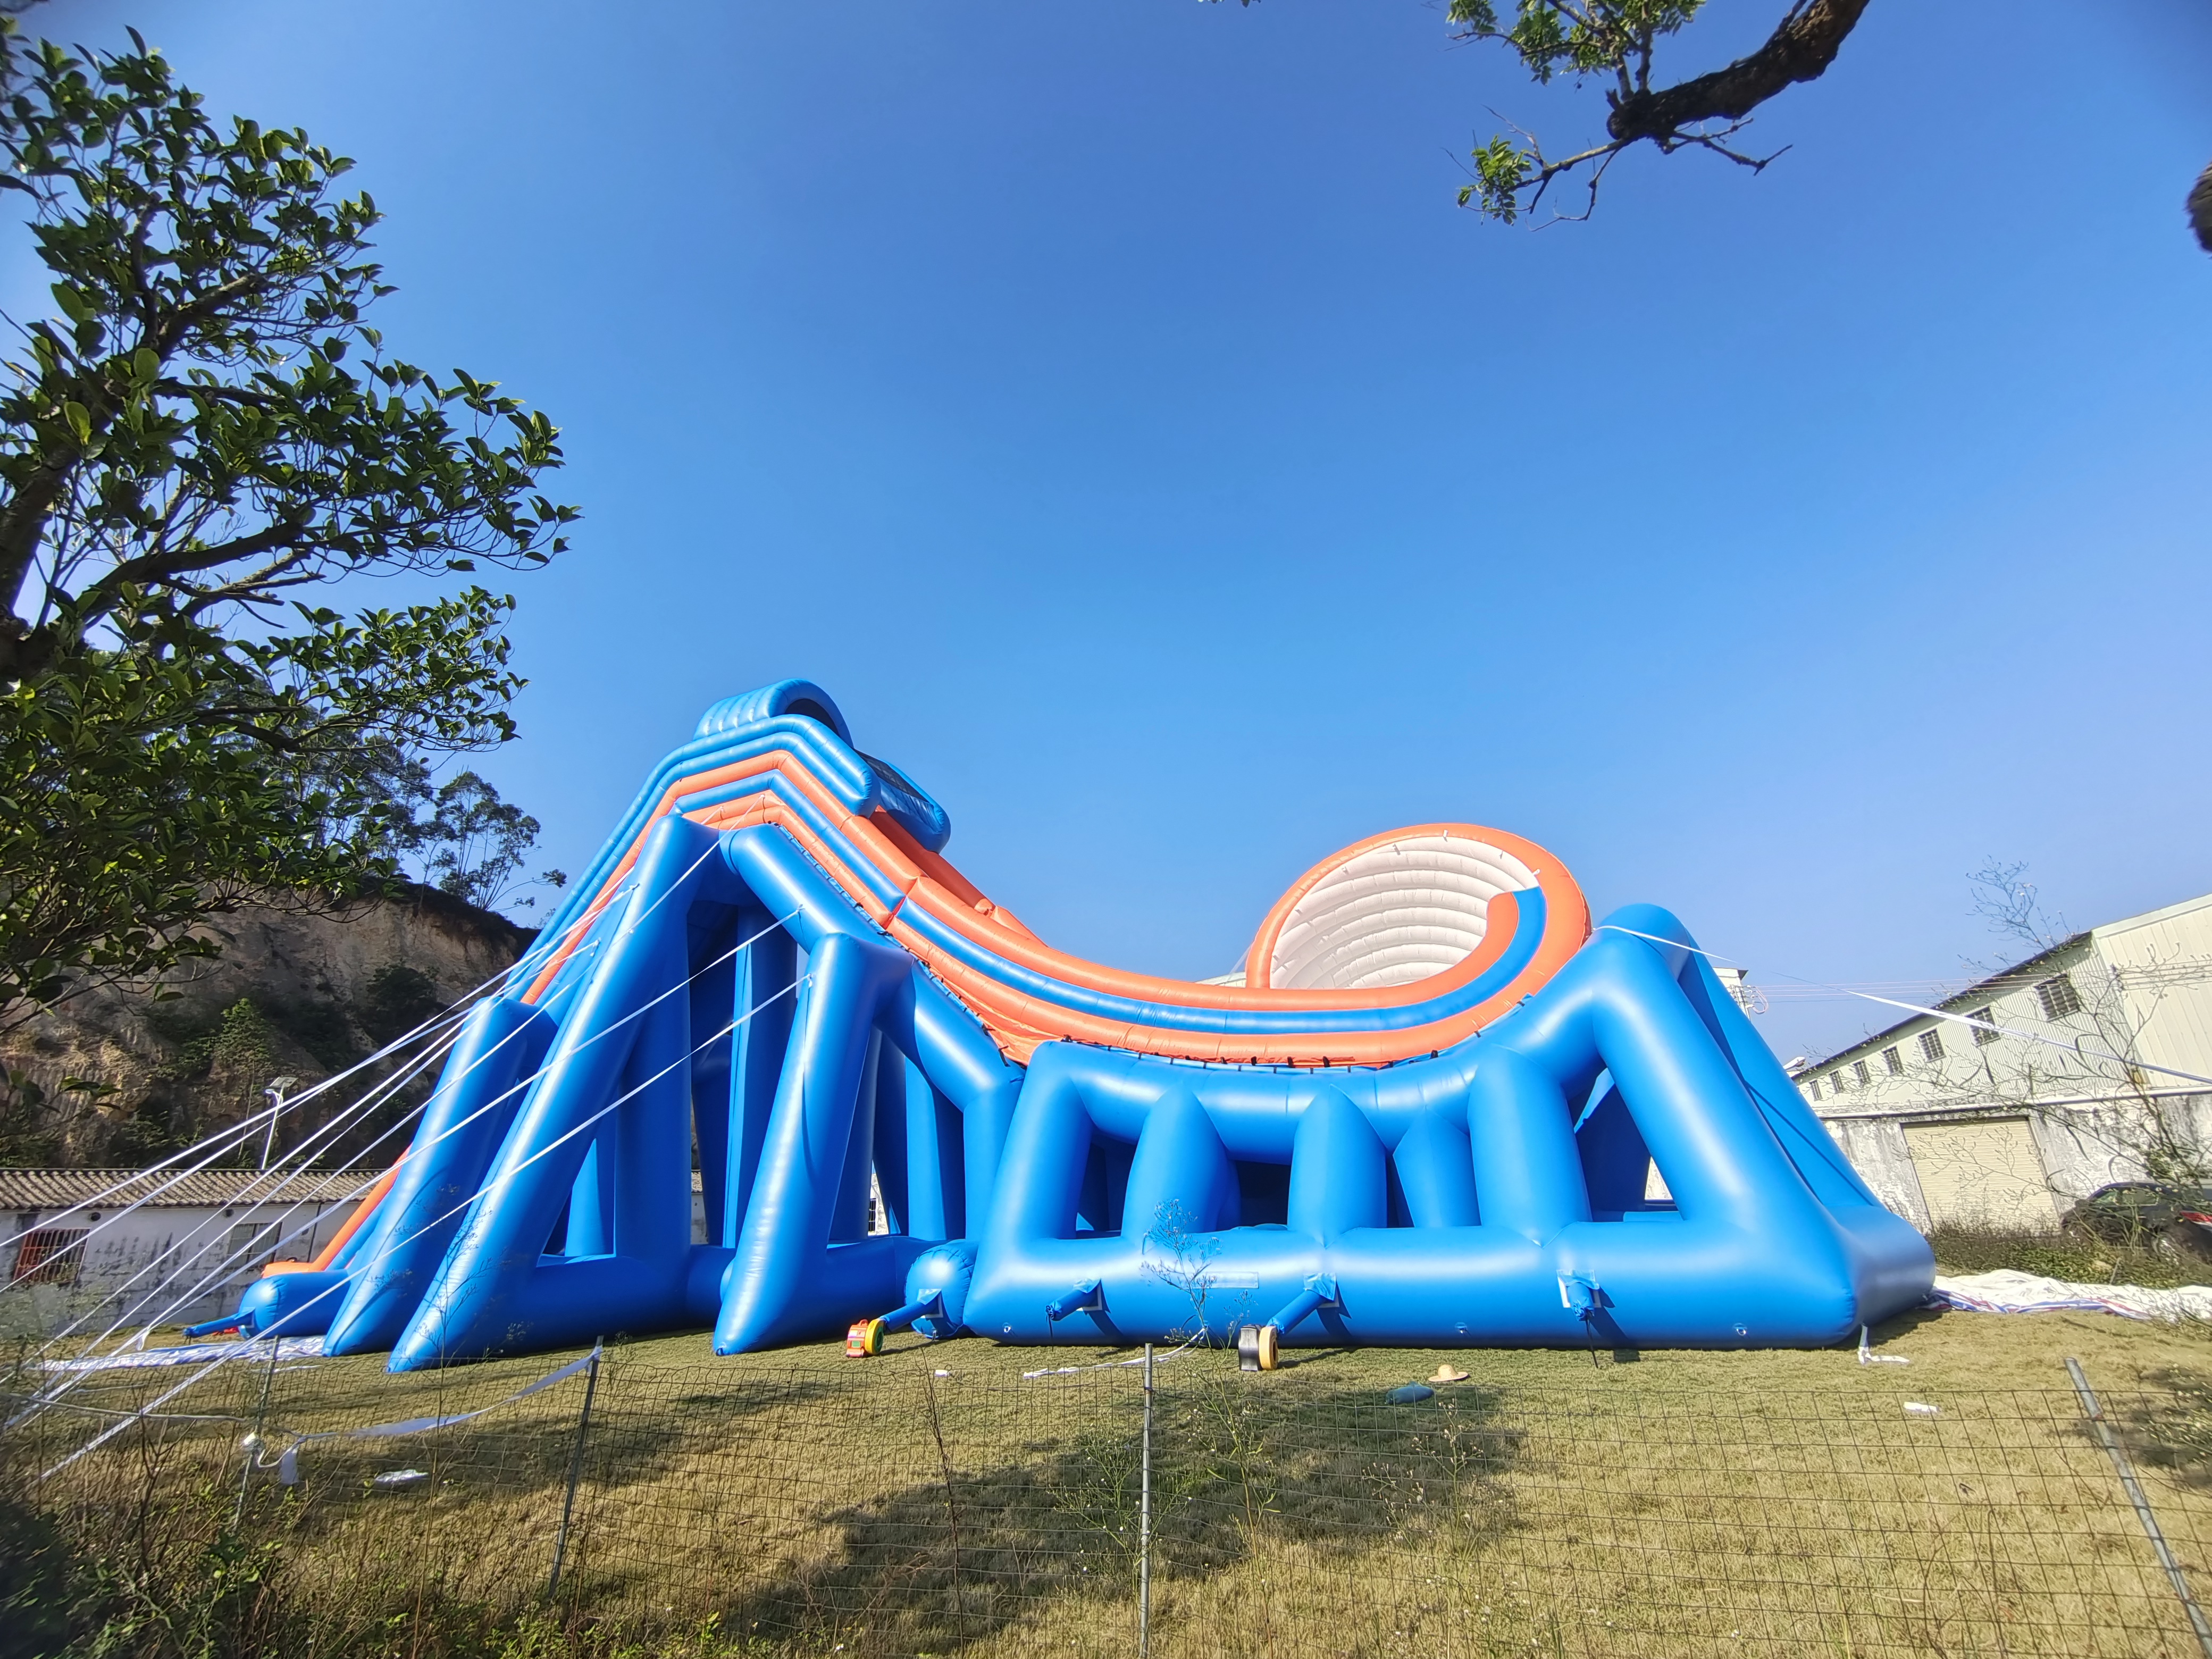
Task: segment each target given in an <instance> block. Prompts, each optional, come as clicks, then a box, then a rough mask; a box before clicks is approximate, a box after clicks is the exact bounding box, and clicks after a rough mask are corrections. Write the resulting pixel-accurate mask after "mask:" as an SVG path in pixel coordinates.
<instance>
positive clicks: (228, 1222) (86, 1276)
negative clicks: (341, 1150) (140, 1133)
mask: <svg viewBox="0 0 2212 1659" xmlns="http://www.w3.org/2000/svg"><path fill="white" fill-rule="evenodd" d="M381 1173H382V1172H381V1171H380V1170H316V1171H312V1172H310V1173H307V1174H305V1175H288V1174H285V1173H281V1172H271V1173H268V1174H264V1173H262V1172H260V1171H258V1170H197V1171H194V1172H193V1173H191V1174H188V1175H180V1174H179V1172H177V1171H175V1170H153V1171H142V1170H0V1226H5V1227H6V1228H7V1231H6V1232H5V1233H4V1234H0V1238H5V1239H7V1240H8V1241H9V1243H8V1244H7V1245H6V1247H5V1249H0V1264H4V1265H5V1266H6V1267H7V1269H8V1279H7V1285H6V1289H5V1292H4V1294H0V1302H4V1304H6V1307H5V1309H4V1310H0V1312H4V1314H5V1315H6V1317H0V1324H4V1325H7V1326H9V1327H14V1328H51V1327H52V1325H53V1324H55V1323H56V1322H58V1320H64V1319H66V1318H68V1317H70V1316H72V1313H73V1310H82V1309H85V1308H88V1307H89V1306H91V1305H93V1304H95V1303H99V1302H101V1301H103V1299H104V1300H105V1301H106V1307H104V1308H103V1309H102V1310H101V1313H102V1317H101V1319H100V1324H101V1325H105V1324H106V1323H107V1322H108V1321H109V1320H110V1319H112V1318H113V1317H115V1316H118V1315H120V1314H121V1313H122V1312H123V1310H125V1309H129V1308H132V1307H134V1306H135V1307H137V1308H138V1309H139V1311H138V1313H137V1316H136V1318H135V1319H133V1320H131V1322H132V1323H143V1322H146V1321H148V1320H149V1319H152V1318H154V1317H155V1316H156V1315H157V1314H158V1315H159V1316H160V1317H161V1322H162V1323H164V1324H169V1325H181V1324H188V1323H192V1322H197V1321H199V1320H203V1319H211V1318H213V1317H214V1316H216V1315H217V1314H219V1313H228V1311H229V1310H231V1309H232V1308H234V1307H235V1306H236V1305H237V1303H238V1293H239V1291H241V1290H243V1289H244V1288H245V1287H246V1285H249V1284H251V1283H252V1281H253V1280H254V1279H257V1278H258V1277H259V1276H260V1273H261V1269H262V1268H263V1267H265V1266H267V1265H268V1263H269V1262H270V1261H271V1260H272V1259H274V1258H275V1257H276V1256H279V1255H282V1256H285V1257H288V1258H291V1259H294V1260H298V1261H307V1260H311V1259H312V1258H313V1256H314V1255H316V1253H317V1252H319V1250H320V1249H322V1248H323V1246H324V1245H325V1244H327V1243H330V1242H331V1238H332V1237H335V1236H336V1235H337V1231H338V1229H339V1228H340V1227H343V1225H345V1223H346V1219H347V1218H348V1217H349V1216H350V1215H352V1213H353V1212H354V1206H355V1205H356V1203H357V1202H358V1201H359V1197H360V1194H362V1193H363V1192H364V1191H365V1190H366V1189H367V1188H368V1187H369V1186H370V1185H371V1184H372V1183H374V1182H375V1181H376V1179H377V1178H378V1176H380V1174H381ZM111 1291H112V1292H116V1294H115V1295H113V1296H112V1297H111V1296H110V1295H109V1293H110V1292H111Z"/></svg>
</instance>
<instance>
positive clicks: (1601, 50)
mask: <svg viewBox="0 0 2212 1659" xmlns="http://www.w3.org/2000/svg"><path fill="white" fill-rule="evenodd" d="M1242 3H1243V4H1245V5H1248V6H1249V5H1250V4H1251V3H1252V0H1242ZM1868 3H1869V0H1789V4H1788V6H1787V8H1786V9H1784V12H1783V15H1782V17H1781V19H1780V21H1778V22H1777V23H1776V24H1775V26H1774V29H1773V32H1772V33H1770V34H1769V35H1768V36H1767V38H1766V40H1765V42H1763V43H1762V44H1761V45H1760V46H1759V48H1758V50H1757V51H1755V52H1749V53H1747V54H1746V55H1745V56H1743V57H1741V58H1737V59H1736V60H1735V62H1734V63H1731V64H1724V65H1723V66H1722V67H1721V68H1719V69H1716V70H1708V71H1707V72H1706V73H1705V74H1702V75H1695V76H1690V77H1689V78H1688V79H1686V80H1681V81H1676V82H1671V83H1668V82H1665V81H1664V80H1663V79H1662V80H1661V81H1660V82H1659V83H1658V84H1656V85H1655V84H1654V79H1655V76H1654V65H1653V60H1654V58H1656V55H1657V53H1658V51H1659V47H1660V45H1661V43H1662V41H1665V40H1669V39H1670V38H1671V37H1673V36H1674V35H1677V34H1680V33H1681V32H1682V31H1683V30H1684V29H1685V28H1686V27H1688V26H1689V24H1690V23H1691V22H1692V21H1693V20H1694V19H1695V18H1696V17H1697V15H1698V14H1699V12H1700V11H1702V10H1704V9H1705V0H1509V3H1508V4H1507V5H1504V6H1501V5H1500V4H1499V0H1449V9H1448V11H1447V14H1446V15H1448V16H1449V19H1450V22H1451V27H1452V29H1453V32H1454V33H1455V36H1456V37H1457V38H1458V39H1460V40H1492V41H1496V42H1497V43H1498V44H1499V45H1501V46H1505V47H1506V48H1508V49H1509V50H1510V51H1511V52H1513V53H1514V54H1515V55H1516V57H1517V58H1520V60H1521V64H1522V67H1523V68H1524V69H1526V70H1528V73H1529V74H1530V75H1531V76H1534V78H1535V79H1536V80H1537V81H1538V82H1551V81H1553V80H1554V79H1555V78H1557V77H1558V76H1562V75H1565V76H1572V77H1573V79H1574V80H1575V81H1576V82H1578V83H1579V82H1583V81H1595V82H1599V83H1600V84H1601V85H1602V86H1603V87H1604V88H1605V100H1606V119H1605V137H1604V138H1603V140H1602V141H1601V142H1599V143H1592V144H1588V145H1585V146H1583V148H1582V149H1576V150H1571V151H1570V152H1568V153H1567V154H1565V155H1547V154H1545V152H1544V148H1543V146H1542V145H1541V143H1539V142H1538V141H1537V139H1536V137H1535V136H1534V134H1533V133H1529V132H1527V131H1522V129H1520V128H1518V127H1516V128H1515V129H1514V130H1513V131H1512V132H1511V134H1510V135H1508V134H1504V133H1500V134H1498V135H1497V136H1496V137H1492V139H1491V140H1490V141H1489V142H1488V143H1485V144H1480V145H1478V146H1477V147H1476V148H1475V149H1474V153H1473V155H1471V157H1470V158H1469V159H1470V160H1471V161H1472V162H1473V167H1472V168H1471V173H1472V176H1471V178H1470V179H1469V180H1468V183H1467V185H1465V186H1464V187H1463V188H1462V190H1461V191H1460V193H1459V200H1460V205H1461V206H1462V207H1472V208H1474V209H1476V210H1480V212H1481V213H1483V214H1484V215H1485V216H1487V217H1490V218H1492V219H1498V220H1501V221H1503V222H1505V223H1507V224H1511V223H1513V222H1515V221H1516V220H1517V219H1520V218H1521V217H1522V216H1524V215H1526V214H1529V213H1533V212H1534V211H1535V210H1537V209H1538V208H1539V207H1540V206H1541V204H1542V203H1543V200H1544V197H1546V195H1547V194H1548V193H1549V192H1550V191H1551V188H1552V186H1553V185H1555V184H1560V183H1562V182H1563V181H1567V180H1578V181H1579V182H1580V184H1581V185H1582V186H1583V188H1584V190H1585V191H1586V192H1587V194H1586V197H1585V199H1584V200H1583V204H1582V210H1581V211H1580V212H1578V213H1560V214H1555V215H1554V217H1555V218H1559V219H1587V218H1588V217H1589V216H1590V212H1591V210H1593V209H1595V206H1596V205H1597V194H1598V187H1599V186H1600V185H1602V184H1603V183H1604V182H1605V175H1606V171H1607V168H1608V167H1611V166H1612V165H1613V161H1614V160H1615V159H1616V158H1618V157H1619V156H1620V155H1621V154H1622V153H1623V152H1624V151H1626V150H1630V149H1634V148H1635V147H1636V146H1637V145H1638V144H1650V146H1651V147H1652V148H1653V149H1657V150H1659V151H1661V152H1662V153H1664V154H1668V155H1671V154H1673V153H1674V151H1676V150H1680V149H1701V150H1705V151H1709V152H1710V153H1711V154H1713V155H1720V156H1724V157H1726V158H1727V159H1728V160H1729V161H1734V162H1735V163H1736V164H1737V165H1738V166H1740V167H1748V168H1750V169H1751V170H1752V171H1753V172H1754V173H1758V172H1763V171H1764V170H1765V168H1766V167H1767V165H1768V164H1769V163H1770V162H1771V161H1774V160H1775V159H1776V157H1777V156H1778V155H1780V154H1781V152H1780V151H1779V150H1778V151H1775V152H1773V153H1772V154H1771V155H1751V154H1748V153H1747V151H1746V150H1745V149H1743V148H1742V147H1741V145H1740V144H1739V143H1737V140H1738V138H1739V137H1740V136H1741V134H1742V132H1743V131H1744V129H1745V128H1747V126H1749V125H1751V121H1752V112H1753V111H1754V110H1756V109H1757V108H1759V106H1760V105H1762V104H1764V103H1765V102H1766V101H1767V100H1769V99H1771V98H1773V97H1775V96H1777V95H1778V94H1781V93H1783V92H1785V91H1787V90H1788V89H1789V88H1791V87H1793V86H1796V85H1797V84H1798V83H1800V82H1805V81H1814V80H1818V79H1819V78H1820V76H1822V75H1824V74H1826V72H1827V69H1828V66H1829V65H1830V64H1833V63H1834V62H1835V61H1836V56H1837V54H1838V52H1841V51H1842V50H1843V46H1844V40H1846V39H1847V38H1849V36H1850V33H1851V31H1852V30H1853V29H1854V28H1856V27H1858V21H1859V19H1860V17H1861V16H1862V15H1863V14H1864V13H1865V11H1866V9H1867V6H1868ZM1508 13H1510V16H1509V15H1507V14H1508ZM2185 207H2186V210H2187V212H2188V216H2189V225H2190V229H2191V232H2192V233H2193V234H2195V235H2196V238H2197V245H2198V246H2201V247H2203V249H2204V251H2205V252H2208V253H2212V167H2207V168H2205V170H2204V171H2203V173H2201V174H2199V175H2198V177H2197V181H2196V183H2195V185H2193V186H2192V187H2191V190H2190V191H2189V195H2188V199H2187V201H2186V203H2185Z"/></svg>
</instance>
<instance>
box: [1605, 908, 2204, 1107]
mask: <svg viewBox="0 0 2212 1659" xmlns="http://www.w3.org/2000/svg"><path fill="white" fill-rule="evenodd" d="M1598 931H1599V932H1601V933H1626V934H1627V935H1628V936H1629V937H1630V938H1631V939H1648V940H1650V942H1651V943H1652V944H1654V945H1668V946H1669V947H1671V948H1673V949H1674V950H1677V951H1689V952H1690V953H1691V954H1692V955H1693V956H1700V957H1705V959H1706V960H1707V961H1710V962H1725V963H1728V964H1729V966H1730V967H1732V968H1741V967H1743V966H1744V964H1743V963H1741V962H1738V961H1737V960H1736V959H1735V957H1724V956H1722V955H1720V954H1719V953H1718V952H1717V951H1700V950H1699V948H1698V947H1697V946H1696V945H1685V944H1683V943H1682V942H1681V940H1680V939H1662V938H1661V937H1660V936H1659V935H1658V934H1656V933H1638V932H1637V931H1636V930H1635V929H1634V928H1633V927H1620V925H1619V924H1617V923H1615V922H1610V921H1601V922H1600V923H1599V924H1598ZM1762 971H1770V972H1771V971H1774V970H1771V969H1767V970H1762ZM1779 976H1780V977H1781V978H1783V979H1793V980H1796V981H1797V982H1798V983H1799V984H1800V985H1818V984H1820V981H1818V980H1810V979H1802V978H1800V977H1799V976H1798V975H1796V974H1782V975H1779ZM1824 988H1826V989H1830V990H1835V991H1840V992H1842V993H1843V994H1844V995H1845V996H1848V997H1857V998H1858V999H1859V1000H1862V1001H1864V1002H1879V1003H1881V1004H1883V1005H1884V1006H1887V1007H1891V1008H1902V1009H1904V1010H1905V1012H1907V1013H1913V1014H1925V1015H1927V1016H1928V1017H1929V1018H1931V1019H1948V1020H1950V1021H1952V1022H1953V1023H1954V1024H1960V1025H1966V1026H1971V1027H1972V1029H1973V1030H1977V1031H1996V1032H1998V1033H1999V1034H2001V1035H2002V1036H2014V1037H2018V1038H2020V1039H2021V1041H2022V1042H2040V1043H2044V1044H2046V1045H2047V1046H2049V1047H2051V1048H2063V1049H2065V1050H2066V1051H2067V1053H2069V1054H2072V1055H2073V1056H2074V1057H2075V1059H2077V1060H2110V1061H2111V1062H2112V1064H2113V1065H2115V1066H2136V1067H2137V1068H2138V1069H2140V1070H2142V1071H2146V1072H2157V1073H2161V1074H2163V1075H2165V1076H2166V1077H2178V1078H2179V1079H2182V1080H2183V1081H2184V1082H2186V1083H2201V1084H2203V1085H2204V1086H2205V1087H2207V1088H2212V1077H2199V1076H2197V1073H2194V1072H2182V1071H2177V1070H2175V1069H2174V1068H2173V1067H2172V1066H2154V1065H2152V1064H2151V1063H2150V1061H2148V1060H2123V1059H2121V1058H2120V1057H2119V1056H2118V1054H2106V1053H2105V1052H2104V1051H2103V1050H2101V1049H2098V1048H2083V1047H2082V1046H2081V1039H2080V1038H2078V1037H2077V1038H2075V1040H2074V1041H2073V1042H2061V1041H2060V1040H2059V1039H2058V1038H2057V1037H2053V1036H2044V1035H2043V1033H2042V1032H2040V1031H2023V1030H2021V1029H2020V1028H2019V1027H2017V1026H2013V1025H2000V1024H1997V1023H1996V1021H1995V1020H1994V1019H1990V1018H1981V1019H1973V1018H1969V1017H1968V1016H1966V1015H1965V1014H1954V1013H1950V1012H1946V1011H1945V1010H1943V1009H1942V1008H1929V1007H1925V1006H1923V1005H1921V1004H1920V1003H1917V1002H1900V1001H1899V1000H1898V999H1897V998H1895V997H1881V996H1876V995H1875V994H1874V993H1873V992H1871V991H1854V990H1851V989H1850V988H1849V987H1846V986H1841V985H1836V986H1830V987H1824Z"/></svg>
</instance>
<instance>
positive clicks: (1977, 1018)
mask: <svg viewBox="0 0 2212 1659" xmlns="http://www.w3.org/2000/svg"><path fill="white" fill-rule="evenodd" d="M1966 1018H1968V1019H1971V1020H1972V1021H1973V1022H1974V1047H1976V1048H1988V1047H1989V1046H1990V1044H1991V1043H1992V1042H1996V1040H1997V1011H1996V1009H1994V1008H1977V1009H1975V1010H1974V1012H1972V1013H1971V1014H1968V1015H1967V1016H1966Z"/></svg>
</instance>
